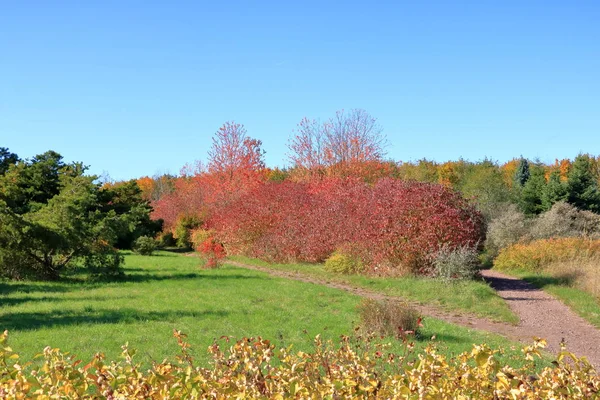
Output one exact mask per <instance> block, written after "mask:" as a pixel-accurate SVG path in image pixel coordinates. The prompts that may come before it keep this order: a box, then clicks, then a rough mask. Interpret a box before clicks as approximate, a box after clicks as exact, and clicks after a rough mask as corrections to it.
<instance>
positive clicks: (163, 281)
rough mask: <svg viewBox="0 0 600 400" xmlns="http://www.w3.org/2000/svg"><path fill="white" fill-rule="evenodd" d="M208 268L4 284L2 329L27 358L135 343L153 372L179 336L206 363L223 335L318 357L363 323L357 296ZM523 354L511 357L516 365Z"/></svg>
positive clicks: (142, 265)
mask: <svg viewBox="0 0 600 400" xmlns="http://www.w3.org/2000/svg"><path fill="white" fill-rule="evenodd" d="M198 264H199V259H198V258H196V257H185V256H182V255H177V254H173V253H165V252H161V253H159V255H158V256H153V257H142V256H137V255H130V254H128V255H126V264H125V269H126V273H127V277H126V278H125V279H123V280H121V281H116V282H108V283H107V282H104V283H102V282H96V283H93V282H86V281H81V280H77V279H72V280H70V281H64V282H53V283H46V282H0V304H1V308H0V329H8V330H9V331H10V344H11V346H12V347H13V349H15V350H16V351H18V352H20V353H21V354H22V356H23V358H24V359H30V358H31V357H32V356H33V355H34V354H36V353H38V352H40V351H41V350H42V349H43V348H44V347H45V346H52V347H60V348H61V349H63V350H65V351H70V352H71V353H75V354H77V355H78V356H79V357H81V358H82V359H88V358H89V357H91V356H92V355H93V354H94V353H96V352H104V353H105V354H106V355H107V357H108V358H109V359H116V358H117V357H118V355H119V354H120V346H121V345H122V344H124V343H125V342H129V344H130V346H131V347H133V348H136V349H138V356H137V358H138V361H142V362H144V363H145V364H148V363H149V362H150V361H151V360H162V359H163V358H165V357H172V356H174V355H176V354H177V352H178V347H177V345H176V342H175V340H174V339H173V338H172V331H173V329H179V330H182V331H183V332H186V333H187V334H188V335H189V341H190V343H191V344H192V345H193V347H194V349H195V354H196V355H197V357H198V359H199V360H200V361H201V362H203V363H206V362H207V361H208V355H207V353H206V351H205V349H206V348H207V346H208V345H210V344H211V343H212V341H213V339H214V338H219V337H221V336H233V337H235V338H241V337H243V336H258V335H260V336H262V337H265V338H269V339H271V340H272V341H273V342H274V343H276V344H277V346H287V345H290V344H293V345H294V346H295V347H294V348H296V349H297V350H304V351H308V350H310V349H311V347H312V339H313V338H314V336H315V335H317V334H322V336H324V337H325V338H328V339H332V340H337V338H338V337H339V336H340V335H341V334H351V333H352V332H353V328H354V327H355V326H356V324H357V323H358V315H357V311H356V306H357V305H358V303H359V302H360V300H361V299H360V298H359V297H357V296H355V295H351V294H348V293H346V292H343V291H340V290H336V289H331V288H327V287H324V286H320V285H315V284H310V283H304V282H298V281H293V280H286V279H283V278H275V277H271V276H269V275H268V274H266V273H261V272H257V271H250V270H245V269H240V268H234V267H224V268H221V269H218V270H202V269H199V265H198ZM434 335H435V336H436V340H435V342H437V343H438V344H439V346H440V348H441V349H442V350H443V351H444V352H445V353H447V354H456V353H458V352H462V351H466V350H469V349H470V348H471V344H472V343H482V342H487V343H488V344H490V345H491V346H494V347H497V346H504V347H508V348H510V347H511V346H513V344H512V343H510V342H508V341H507V340H505V339H504V338H501V337H499V336H497V335H493V334H486V333H482V332H477V331H473V330H469V329H466V328H462V327H458V326H455V325H451V324H447V323H444V322H441V321H436V320H433V319H426V320H425V327H424V328H423V330H422V336H421V339H420V340H419V341H417V348H421V347H423V346H425V345H427V344H429V343H430V338H431V337H432V336H434ZM395 348H396V350H398V351H399V350H400V345H399V344H397V345H396V346H395ZM518 354H519V352H518V350H517V351H509V352H508V354H507V355H506V358H511V357H513V356H516V355H518ZM509 362H513V361H509ZM513 363H515V362H513ZM517 364H518V362H517Z"/></svg>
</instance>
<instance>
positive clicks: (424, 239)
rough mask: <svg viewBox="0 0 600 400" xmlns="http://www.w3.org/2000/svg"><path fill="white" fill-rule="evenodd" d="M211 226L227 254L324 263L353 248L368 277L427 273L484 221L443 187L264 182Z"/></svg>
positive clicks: (475, 238)
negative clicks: (443, 250)
mask: <svg viewBox="0 0 600 400" xmlns="http://www.w3.org/2000/svg"><path fill="white" fill-rule="evenodd" d="M208 224H209V227H210V228H213V229H215V231H216V232H217V237H218V239H219V240H220V241H222V242H223V243H224V244H225V246H226V247H227V249H228V250H229V251H231V252H233V253H245V254H248V255H252V256H257V257H263V258H268V259H272V260H276V261H291V260H299V261H308V262H318V261H323V260H324V259H325V258H327V257H328V256H329V255H330V254H331V253H332V252H333V251H335V250H336V249H337V248H340V247H342V246H344V245H348V244H352V245H353V247H354V248H356V249H359V250H360V249H362V250H360V253H361V254H362V257H363V258H364V260H363V261H364V262H365V264H366V265H368V266H369V267H370V268H371V271H372V272H374V273H392V274H398V273H402V272H406V271H407V270H409V271H412V272H420V273H425V272H427V268H428V267H429V265H430V261H431V257H432V256H433V254H435V253H436V252H437V250H438V249H439V248H440V247H441V246H443V245H447V246H450V247H458V246H464V245H473V246H474V245H476V244H477V243H478V242H480V241H481V240H482V235H483V229H482V225H483V223H482V218H481V216H480V214H479V213H478V212H476V211H475V209H474V208H473V207H472V206H471V205H470V204H469V203H468V202H467V201H466V200H464V199H463V198H462V197H461V196H460V195H459V194H457V193H455V192H453V191H452V190H450V189H448V188H445V187H443V186H441V185H436V184H428V183H417V182H406V181H400V180H394V179H389V178H386V179H381V180H379V181H378V182H377V183H376V184H375V185H369V184H367V183H364V182H362V181H361V180H359V179H353V178H348V179H326V180H323V181H321V182H318V183H312V184H309V183H294V182H289V181H287V182H282V183H277V182H268V183H265V184H263V185H261V186H260V187H257V188H254V189H253V190H250V191H248V192H247V193H245V194H243V195H241V196H240V197H239V198H238V199H236V200H234V201H232V202H230V203H227V204H223V205H221V206H220V207H217V208H215V209H214V210H213V211H212V213H211V217H210V219H209V222H208Z"/></svg>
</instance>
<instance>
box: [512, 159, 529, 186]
mask: <svg viewBox="0 0 600 400" xmlns="http://www.w3.org/2000/svg"><path fill="white" fill-rule="evenodd" d="M530 176H531V174H530V172H529V161H527V159H525V158H522V157H521V160H520V161H519V165H518V166H517V170H516V171H515V177H514V181H515V185H517V186H520V187H523V185H525V183H527V181H528V180H529V178H530Z"/></svg>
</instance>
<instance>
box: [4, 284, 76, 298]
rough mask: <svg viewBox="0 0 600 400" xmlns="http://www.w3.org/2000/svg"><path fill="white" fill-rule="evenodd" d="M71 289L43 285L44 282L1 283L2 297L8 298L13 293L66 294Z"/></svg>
mask: <svg viewBox="0 0 600 400" xmlns="http://www.w3.org/2000/svg"><path fill="white" fill-rule="evenodd" d="M70 290H71V289H70V288H69V287H67V286H66V285H60V284H56V283H54V284H51V283H42V282H12V283H7V282H0V295H3V296H6V295H9V294H11V293H16V292H22V293H36V292H44V293H65V292H69V291H70Z"/></svg>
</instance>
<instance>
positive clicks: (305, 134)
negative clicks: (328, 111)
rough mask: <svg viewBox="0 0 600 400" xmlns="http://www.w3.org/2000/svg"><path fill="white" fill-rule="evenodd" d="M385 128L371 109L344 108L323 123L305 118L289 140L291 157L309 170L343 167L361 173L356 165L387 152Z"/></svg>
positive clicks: (368, 161) (366, 162) (298, 165)
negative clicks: (374, 116)
mask: <svg viewBox="0 0 600 400" xmlns="http://www.w3.org/2000/svg"><path fill="white" fill-rule="evenodd" d="M382 131H383V130H382V128H381V126H379V124H378V123H377V120H376V119H375V118H373V117H372V116H371V115H370V114H369V113H368V112H366V111H365V110H361V109H354V110H350V111H349V112H344V111H343V110H341V111H338V112H336V114H335V116H334V117H332V118H330V119H329V120H327V121H326V122H325V123H323V124H321V123H319V122H317V121H316V120H309V119H307V118H304V119H303V120H302V121H300V123H299V124H298V130H297V132H296V134H295V135H294V136H293V137H292V138H291V140H290V141H289V143H288V148H289V149H290V153H289V155H288V157H289V159H290V161H291V162H292V163H293V166H294V167H295V168H301V169H305V170H309V171H315V170H317V171H318V170H320V169H323V168H330V169H331V168H333V167H335V168H336V169H341V172H342V173H345V172H348V171H349V167H350V170H351V171H352V174H356V173H358V174H360V169H358V170H357V168H356V167H357V166H360V165H362V164H364V165H365V166H367V167H368V166H369V165H370V163H372V162H380V161H381V160H382V159H383V157H384V156H385V147H386V146H387V141H386V138H385V136H384V135H383V134H382Z"/></svg>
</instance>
